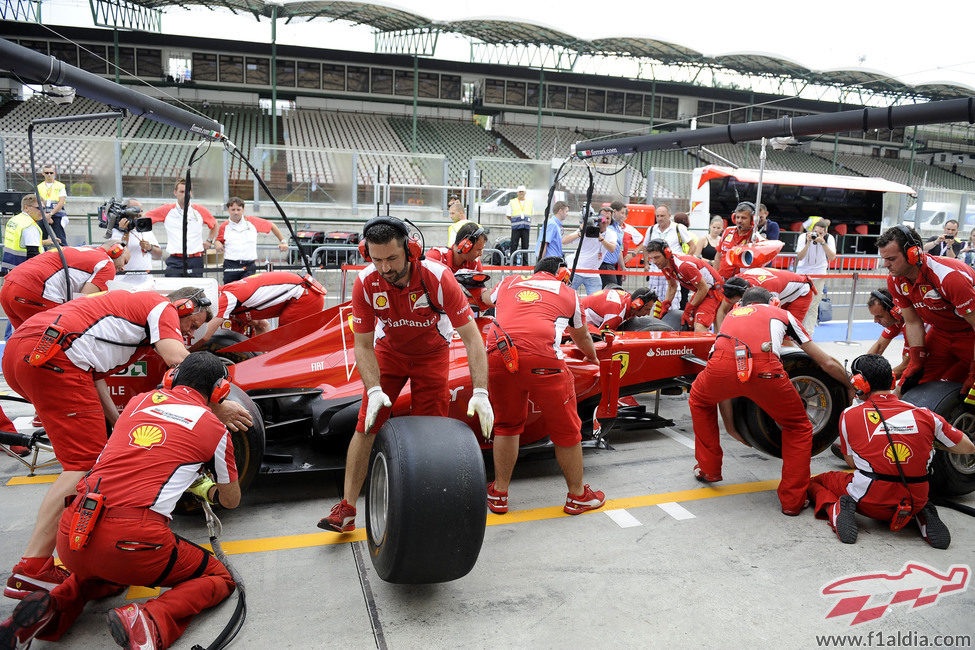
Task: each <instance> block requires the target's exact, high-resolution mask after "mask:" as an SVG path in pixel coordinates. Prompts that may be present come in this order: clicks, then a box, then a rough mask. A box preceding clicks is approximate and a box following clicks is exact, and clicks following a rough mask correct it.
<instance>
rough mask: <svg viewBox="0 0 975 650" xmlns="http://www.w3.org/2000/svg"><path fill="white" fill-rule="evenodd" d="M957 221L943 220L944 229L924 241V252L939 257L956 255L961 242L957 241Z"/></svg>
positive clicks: (959, 249) (960, 247)
mask: <svg viewBox="0 0 975 650" xmlns="http://www.w3.org/2000/svg"><path fill="white" fill-rule="evenodd" d="M957 235H958V222H957V221H956V220H954V219H949V220H948V221H945V231H944V232H943V233H942V234H940V235H938V236H937V237H932V238H930V239H928V241H926V242H925V243H924V252H925V253H930V254H932V255H938V256H940V257H958V253H960V252H961V249H962V246H963V244H962V243H961V242H960V241H958V239H957V238H956V236H957Z"/></svg>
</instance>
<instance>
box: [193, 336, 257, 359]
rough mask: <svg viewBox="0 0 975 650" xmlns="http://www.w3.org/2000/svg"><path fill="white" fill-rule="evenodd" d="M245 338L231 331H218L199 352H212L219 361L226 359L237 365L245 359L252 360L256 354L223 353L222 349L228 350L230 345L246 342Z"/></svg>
mask: <svg viewBox="0 0 975 650" xmlns="http://www.w3.org/2000/svg"><path fill="white" fill-rule="evenodd" d="M246 340H247V337H246V336H244V335H243V334H241V333H240V332H235V331H233V330H218V331H217V332H216V333H215V334H214V335H213V336H211V337H210V340H209V341H207V342H206V345H204V346H203V347H202V348H200V349H201V350H205V351H207V352H212V353H213V354H215V355H217V356H218V357H220V358H221V359H226V360H227V361H229V362H231V363H239V362H241V361H245V360H247V359H253V358H254V357H256V356H257V353H256V352H223V349H224V348H229V347H230V346H231V345H234V344H236V343H241V342H242V341H246Z"/></svg>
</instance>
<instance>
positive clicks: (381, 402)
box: [365, 386, 393, 433]
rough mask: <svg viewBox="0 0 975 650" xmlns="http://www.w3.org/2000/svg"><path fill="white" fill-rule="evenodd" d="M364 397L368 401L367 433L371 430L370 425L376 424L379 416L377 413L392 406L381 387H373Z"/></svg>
mask: <svg viewBox="0 0 975 650" xmlns="http://www.w3.org/2000/svg"><path fill="white" fill-rule="evenodd" d="M366 397H367V398H368V399H369V401H368V402H367V403H366V422H365V425H366V430H365V433H369V431H370V430H371V429H372V425H374V424H376V418H377V417H378V416H379V411H380V410H382V409H383V407H386V408H389V407H390V406H392V405H393V403H392V402H390V401H389V397H387V396H386V393H384V392H383V389H382V387H381V386H373V387H372V388H370V389H369V390H368V391H366Z"/></svg>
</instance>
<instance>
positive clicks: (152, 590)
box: [125, 585, 162, 600]
mask: <svg viewBox="0 0 975 650" xmlns="http://www.w3.org/2000/svg"><path fill="white" fill-rule="evenodd" d="M161 591H162V589H160V588H159V587H136V586H134V585H133V586H131V587H129V590H128V591H127V592H125V599H126V600H136V599H138V598H155V597H156V596H158V595H159V592H161Z"/></svg>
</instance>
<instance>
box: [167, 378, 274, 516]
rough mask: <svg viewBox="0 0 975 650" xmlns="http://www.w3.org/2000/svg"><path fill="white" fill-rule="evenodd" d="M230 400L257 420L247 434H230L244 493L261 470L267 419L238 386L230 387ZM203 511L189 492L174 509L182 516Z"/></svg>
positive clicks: (242, 432)
mask: <svg viewBox="0 0 975 650" xmlns="http://www.w3.org/2000/svg"><path fill="white" fill-rule="evenodd" d="M227 399H228V400H230V401H232V402H237V403H238V404H240V405H241V406H243V407H244V408H245V409H247V412H248V413H250V416H251V420H252V421H253V424H251V426H250V427H249V428H248V429H247V430H246V431H231V432H230V440H231V442H232V443H233V445H234V459H235V460H236V461H237V480H238V481H239V482H240V491H241V492H242V493H243V492H246V491H247V488H249V487H250V485H251V483H253V482H254V479H256V478H257V474H258V472H260V470H261V461H262V459H263V458H264V419H263V418H262V417H261V409H259V408H258V407H257V405H256V404H254V400H252V399H251V398H250V397H248V395H247V393H245V392H244V391H243V390H242V389H241V388H240V387H239V386H237V385H236V384H231V385H230V395H228V396H227ZM199 511H200V501H199V499H197V498H196V497H195V496H193V495H191V494H189V493H184V494H183V496H181V497H180V498H179V501H177V502H176V507H175V508H173V512H174V513H175V514H178V515H190V514H192V515H196V514H197V513H198V512H199Z"/></svg>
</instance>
